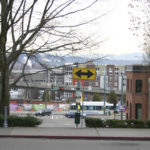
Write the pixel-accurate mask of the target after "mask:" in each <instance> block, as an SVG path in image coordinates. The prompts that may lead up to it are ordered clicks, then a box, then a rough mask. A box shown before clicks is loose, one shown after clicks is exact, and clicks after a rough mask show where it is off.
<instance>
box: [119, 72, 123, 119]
mask: <svg viewBox="0 0 150 150" xmlns="http://www.w3.org/2000/svg"><path fill="white" fill-rule="evenodd" d="M122 105H123V74H121V106H120V107H121V109H120V110H121V120H123V106H122Z"/></svg>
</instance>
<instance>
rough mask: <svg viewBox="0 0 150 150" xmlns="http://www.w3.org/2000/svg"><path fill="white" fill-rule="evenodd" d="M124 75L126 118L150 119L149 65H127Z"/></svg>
mask: <svg viewBox="0 0 150 150" xmlns="http://www.w3.org/2000/svg"><path fill="white" fill-rule="evenodd" d="M126 75H127V91H126V106H127V119H142V120H148V119H150V67H149V66H142V65H132V66H127V68H126Z"/></svg>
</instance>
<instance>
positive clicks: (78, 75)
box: [73, 68, 96, 80]
mask: <svg viewBox="0 0 150 150" xmlns="http://www.w3.org/2000/svg"><path fill="white" fill-rule="evenodd" d="M73 79H78V80H95V79H96V69H95V68H73Z"/></svg>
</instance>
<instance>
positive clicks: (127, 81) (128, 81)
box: [127, 79, 129, 91]
mask: <svg viewBox="0 0 150 150" xmlns="http://www.w3.org/2000/svg"><path fill="white" fill-rule="evenodd" d="M127 91H129V79H127Z"/></svg>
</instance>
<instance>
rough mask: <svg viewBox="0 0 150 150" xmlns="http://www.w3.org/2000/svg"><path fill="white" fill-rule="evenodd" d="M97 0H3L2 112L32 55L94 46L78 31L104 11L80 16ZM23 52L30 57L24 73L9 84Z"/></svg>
mask: <svg viewBox="0 0 150 150" xmlns="http://www.w3.org/2000/svg"><path fill="white" fill-rule="evenodd" d="M97 2H98V0H90V1H86V2H84V1H82V2H81V1H79V0H62V1H57V0H45V1H38V0H32V1H31V0H17V1H16V0H0V11H1V13H0V27H1V28H0V113H3V107H4V106H8V107H9V89H10V87H11V86H12V85H15V84H16V83H17V82H18V81H19V80H20V79H21V78H22V77H23V76H24V75H25V74H24V71H25V68H26V66H27V63H28V62H29V59H30V58H35V57H36V54H40V53H51V55H58V54H61V55H67V54H70V53H74V52H76V51H78V50H86V49H89V48H91V47H92V46H95V43H93V42H91V38H90V37H84V36H82V35H79V34H77V33H78V30H79V27H80V26H82V25H85V24H88V23H90V22H91V21H93V20H95V19H97V18H100V17H102V16H104V15H105V14H102V15H99V16H97V17H95V18H88V19H86V20H84V21H83V20H81V19H78V17H77V16H78V15H81V13H82V12H85V11H86V10H87V9H89V8H91V7H93V5H95V4H96V3H97ZM75 19H77V20H75ZM21 54H24V55H26V57H27V59H26V60H25V62H24V63H23V67H22V73H21V74H20V76H19V77H18V78H17V80H15V81H14V83H13V84H12V85H9V75H10V74H11V72H12V70H13V68H14V66H15V65H16V62H17V61H18V59H19V57H20V55H21Z"/></svg>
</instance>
